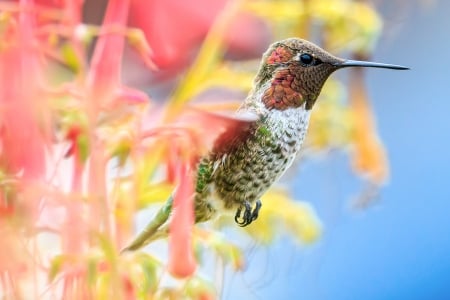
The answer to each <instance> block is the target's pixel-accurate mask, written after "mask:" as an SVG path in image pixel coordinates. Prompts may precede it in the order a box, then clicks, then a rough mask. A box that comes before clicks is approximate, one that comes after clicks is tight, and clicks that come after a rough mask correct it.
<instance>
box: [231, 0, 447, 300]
mask: <svg viewBox="0 0 450 300" xmlns="http://www.w3.org/2000/svg"><path fill="white" fill-rule="evenodd" d="M394 2H395V1H394ZM394 6H395V5H394V4H393V3H389V2H387V1H385V2H383V5H381V6H380V8H381V15H382V16H383V19H384V21H385V22H386V23H385V26H386V27H385V29H384V33H383V35H382V37H381V39H380V42H379V44H378V45H377V47H376V50H375V54H374V59H375V60H378V61H389V62H395V63H400V64H404V65H406V66H409V67H411V70H410V71H408V72H404V73H401V74H399V73H396V72H379V71H377V70H370V71H369V72H368V76H367V84H368V89H369V92H370V95H371V98H372V99H373V101H372V103H371V104H372V106H373V109H374V111H375V115H376V117H377V120H378V121H377V124H378V129H379V133H380V136H381V138H382V140H383V142H384V143H385V146H386V148H387V151H388V153H389V159H390V164H391V178H390V181H389V183H388V184H387V185H386V186H385V187H384V188H383V189H382V190H381V193H380V195H379V197H378V201H377V202H376V203H374V205H373V206H371V207H369V208H368V209H366V210H364V211H359V212H355V211H354V210H352V209H349V207H348V205H346V204H345V202H342V201H341V200H342V199H346V197H348V196H349V195H351V194H352V193H354V192H355V190H354V189H355V179H354V177H353V176H352V175H351V174H350V171H348V167H346V166H347V165H346V163H345V160H346V157H345V156H343V155H341V154H339V153H335V154H331V155H329V156H327V157H326V158H325V159H323V160H317V161H309V162H307V163H305V164H304V165H303V166H302V167H301V168H300V170H299V171H298V172H297V173H296V174H295V175H294V176H291V177H289V176H288V178H285V180H286V181H287V182H288V183H289V184H291V185H292V186H293V187H294V189H295V195H296V198H299V199H308V201H311V202H312V203H313V204H314V207H315V208H316V209H317V212H318V215H319V217H320V218H321V220H322V222H323V224H324V235H323V237H322V239H321V240H320V241H319V242H318V243H317V244H316V245H314V246H312V247H308V248H307V249H302V250H300V251H299V250H297V249H296V248H295V247H293V246H292V245H291V244H290V243H289V242H287V241H285V242H284V243H281V244H280V245H277V246H276V247H273V248H271V250H268V251H267V252H265V253H263V254H260V255H258V256H257V257H255V258H254V261H253V262H251V267H250V270H249V271H247V273H246V274H245V275H243V277H244V279H245V280H244V281H243V282H242V281H240V280H239V279H238V278H235V279H234V280H233V279H230V281H231V282H232V283H231V285H232V286H235V287H236V288H235V289H232V292H230V295H229V296H228V298H227V299H235V298H237V297H238V295H240V293H241V292H243V291H246V293H247V296H248V297H249V298H252V297H253V298H254V299H449V298H450V256H449V255H448V253H449V251H450V217H449V211H450V188H449V184H448V180H449V178H450V171H449V169H450V158H449V155H448V153H449V150H450V143H449V141H450V122H449V120H448V111H449V106H448V98H449V95H450V86H449V84H448V78H449V71H448V70H449V69H450V59H448V58H446V55H447V54H448V53H450V36H449V33H448V31H447V30H446V28H449V26H450V20H449V18H448V12H449V11H450V3H448V2H445V1H434V2H433V3H432V5H430V6H429V7H428V9H423V7H422V8H421V7H419V6H416V5H409V4H407V3H406V2H405V3H404V6H403V7H402V9H401V10H398V9H394ZM258 267H259V268H258ZM255 269H256V270H255ZM258 276H260V277H258ZM235 277H238V275H235ZM247 296H246V297H247Z"/></svg>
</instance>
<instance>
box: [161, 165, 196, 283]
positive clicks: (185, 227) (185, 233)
mask: <svg viewBox="0 0 450 300" xmlns="http://www.w3.org/2000/svg"><path fill="white" fill-rule="evenodd" d="M187 169H188V168H185V170H184V173H185V174H184V176H183V177H182V178H181V182H180V185H179V187H178V189H177V191H176V193H175V196H174V200H173V207H172V212H173V215H172V221H171V223H170V234H169V263H168V269H169V272H170V273H171V274H172V275H173V276H175V277H178V278H186V277H189V276H191V275H192V274H193V273H194V272H195V270H196V268H197V263H196V261H195V257H194V252H193V248H192V227H193V226H194V208H193V202H192V200H193V198H192V196H193V193H194V189H193V179H192V176H191V174H190V171H189V170H187Z"/></svg>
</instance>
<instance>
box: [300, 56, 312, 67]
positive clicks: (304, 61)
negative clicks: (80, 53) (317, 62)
mask: <svg viewBox="0 0 450 300" xmlns="http://www.w3.org/2000/svg"><path fill="white" fill-rule="evenodd" d="M300 62H301V63H302V64H304V65H307V66H308V65H311V64H312V63H313V62H314V58H313V57H312V55H311V54H308V53H303V54H301V55H300Z"/></svg>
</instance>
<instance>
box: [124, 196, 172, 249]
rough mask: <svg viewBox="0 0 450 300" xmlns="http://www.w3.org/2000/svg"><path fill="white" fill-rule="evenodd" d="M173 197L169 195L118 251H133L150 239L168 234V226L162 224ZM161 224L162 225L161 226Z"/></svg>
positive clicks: (169, 210)
mask: <svg viewBox="0 0 450 300" xmlns="http://www.w3.org/2000/svg"><path fill="white" fill-rule="evenodd" d="M172 204H173V197H172V196H170V197H169V199H167V201H166V203H164V205H163V206H162V207H161V208H160V209H159V210H158V212H157V214H156V216H155V217H154V218H153V219H152V220H151V221H150V223H148V225H147V226H146V227H145V229H144V230H143V231H142V232H141V233H140V234H139V235H138V236H137V237H136V238H135V239H134V240H133V241H132V242H131V243H130V244H129V245H128V246H126V247H125V248H123V249H122V250H121V251H120V253H124V252H127V251H135V250H138V249H139V248H142V247H144V246H145V245H147V244H148V243H150V242H151V241H154V240H157V239H160V238H163V237H166V236H167V234H168V231H169V230H168V226H163V225H164V224H165V223H166V222H167V220H168V219H169V217H170V213H171V212H172ZM161 226H163V227H162V228H161Z"/></svg>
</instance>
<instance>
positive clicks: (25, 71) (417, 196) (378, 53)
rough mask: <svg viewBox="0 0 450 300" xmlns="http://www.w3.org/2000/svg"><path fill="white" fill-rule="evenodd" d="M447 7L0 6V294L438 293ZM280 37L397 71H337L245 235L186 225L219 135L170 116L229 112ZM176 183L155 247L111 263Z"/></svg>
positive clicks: (449, 128)
mask: <svg viewBox="0 0 450 300" xmlns="http://www.w3.org/2000/svg"><path fill="white" fill-rule="evenodd" d="M227 3H228V4H227ZM230 3H231V4H230ZM233 4H234V5H236V6H233ZM239 5H241V6H239ZM128 8H129V10H127V9H128ZM236 8H238V11H239V13H238V14H237V15H234V13H236V11H235V10H234V9H236ZM105 11H106V14H105ZM449 11H450V2H448V1H439V0H415V1H402V0H393V1H388V0H373V1H350V0H348V1H347V0H335V1H333V0H326V1H325V0H323V1H320V2H319V1H308V0H303V1H294V0H292V1H290V0H284V1H264V0H254V1H252V0H247V1H244V0H242V1H231V0H229V1H226V0H216V1H208V0H195V1H179V0H166V1H157V0H155V1H138V0H129V1H127V0H122V1H121V0H110V1H106V0H102V1H79V0H36V1H32V0H18V1H13V0H11V1H0V13H1V14H0V34H1V36H2V42H1V43H0V106H1V108H2V109H0V123H1V124H0V125H1V130H0V143H1V144H0V234H1V236H2V241H3V244H4V245H3V246H2V253H1V254H0V279H1V280H0V297H4V298H6V299H38V298H42V299H59V298H64V299H106V298H111V297H112V298H123V299H149V298H151V299H169V298H170V299H178V298H183V297H186V298H188V299H215V298H221V299H319V300H321V299H324V300H328V299H333V300H336V299H337V300H345V299H450V258H449V255H448V253H449V252H450V218H449V214H450V189H449V187H448V179H449V177H450V176H449V175H450V172H449V169H450V158H449V155H448V153H449V152H450V151H449V150H450V149H449V148H450V147H449V145H450V142H449V141H450V139H449V138H450V122H449V118H448V117H447V114H448V111H449V109H448V108H449V105H448V103H447V101H448V99H447V98H448V96H449V95H450V85H449V84H448V83H447V81H448V75H449V71H448V70H449V69H450V59H448V57H447V56H448V54H449V53H450V39H449V33H448V28H450V18H449V17H448V12H449ZM105 15H106V17H105V18H104V21H102V20H103V17H104V16H105ZM86 25H87V26H86ZM381 25H382V26H381ZM127 26H129V27H127ZM131 28H139V29H140V30H142V31H139V30H138V31H136V30H134V29H131ZM290 36H298V37H307V38H308V39H311V40H313V41H314V42H316V43H318V44H320V45H322V46H324V47H326V48H327V49H328V50H329V51H330V52H332V53H335V54H338V55H340V56H343V57H348V58H356V59H367V60H373V61H378V62H385V63H393V64H400V65H405V66H408V67H410V68H411V70H409V71H401V72H400V71H390V70H379V69H368V70H366V71H365V72H360V71H355V70H342V71H339V72H338V73H337V74H334V75H333V76H332V77H331V78H330V79H329V80H328V81H327V84H326V85H325V87H324V89H323V92H322V95H321V97H320V98H319V100H318V103H317V105H316V107H314V111H313V118H312V125H311V128H310V132H309V135H308V141H307V142H306V145H305V147H304V150H303V153H302V157H301V159H299V160H298V161H297V162H296V164H295V165H294V166H293V167H292V168H291V169H290V170H289V171H288V172H287V173H286V174H285V175H284V176H283V178H282V179H281V180H280V183H279V184H278V185H277V186H276V187H275V188H274V189H273V190H271V191H269V192H268V195H267V197H265V198H264V206H263V210H262V213H261V215H260V216H259V218H258V221H257V222H255V223H254V224H252V225H251V226H248V227H247V228H245V229H244V230H241V229H239V228H238V227H237V226H235V224H234V223H233V221H232V220H230V218H228V219H227V218H226V217H225V218H219V219H218V220H216V221H214V222H209V223H207V224H203V225H199V226H197V227H195V228H196V229H195V230H193V231H191V226H192V225H193V224H192V220H191V219H189V217H192V215H191V214H190V212H191V210H190V209H191V208H192V206H189V202H188V200H189V199H190V198H189V195H190V192H191V190H190V188H191V187H192V186H191V185H190V184H189V182H188V180H187V179H186V178H188V176H185V175H186V174H188V173H186V172H187V170H189V166H190V163H191V162H192V161H194V159H196V158H197V157H198V156H199V155H202V154H204V153H206V148H207V147H206V144H207V142H210V141H208V140H209V139H212V137H213V136H214V134H217V133H218V132H219V131H220V130H221V129H223V128H222V127H226V126H230V124H231V125H233V124H234V123H233V121H231V120H230V119H227V118H222V117H217V115H211V114H204V113H199V112H198V111H197V112H196V113H193V116H192V115H189V111H188V113H186V111H183V105H184V104H186V103H191V102H193V103H194V104H195V105H198V106H199V107H202V108H204V109H209V110H213V111H218V110H220V111H221V112H222V110H223V111H228V112H229V111H234V110H235V109H236V107H237V106H238V105H239V103H240V102H241V101H242V99H243V98H244V97H245V95H246V94H247V93H248V90H249V89H250V88H251V80H252V78H253V76H254V74H255V72H256V70H257V68H258V63H259V59H260V57H261V54H262V52H263V51H265V49H267V46H268V45H269V44H270V43H272V42H273V41H275V40H277V39H282V38H287V37H290ZM183 113H186V115H183ZM191 113H192V112H191ZM183 117H185V118H186V119H183ZM371 118H374V120H376V121H375V122H374V123H372V122H370V121H371ZM186 120H187V122H186ZM183 121H184V123H183ZM174 122H178V123H176V125H177V126H175V127H173V126H172V125H173V124H174ZM23 145H27V147H24V146H23ZM30 153H31V154H32V155H30ZM385 155H386V156H385ZM180 182H181V184H180ZM177 184H180V185H181V186H182V187H183V188H180V190H182V192H180V194H181V196H180V197H179V198H178V197H175V198H176V199H181V200H179V202H178V203H182V204H184V206H183V207H184V208H185V209H179V210H177V209H175V212H174V214H173V221H171V224H174V225H171V226H172V227H171V233H170V235H169V239H168V240H169V242H167V240H166V239H163V240H160V241H158V242H156V243H155V244H150V245H148V246H147V247H146V248H144V249H143V250H140V251H135V252H132V253H128V254H125V255H123V254H120V252H119V251H120V249H121V248H123V247H124V246H125V245H127V243H128V242H129V241H130V240H131V239H132V238H133V237H134V236H136V233H137V231H138V230H141V229H142V228H143V227H144V226H145V225H146V224H147V222H148V221H149V220H150V219H151V218H152V217H153V215H154V214H153V213H154V211H155V208H157V207H160V206H161V204H162V203H163V202H164V201H165V199H167V197H168V196H169V195H170V193H171V192H172V191H173V189H174V187H175V186H176V185H177ZM183 201H184V202H183ZM178 207H180V206H178ZM176 216H181V218H180V217H176ZM191 233H193V235H194V236H195V239H194V240H191V238H190V237H191ZM192 241H194V242H192ZM191 243H193V244H191ZM174 249H175V250H174ZM194 257H195V258H196V259H194ZM197 263H198V264H197ZM183 299H184V298H183Z"/></svg>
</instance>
